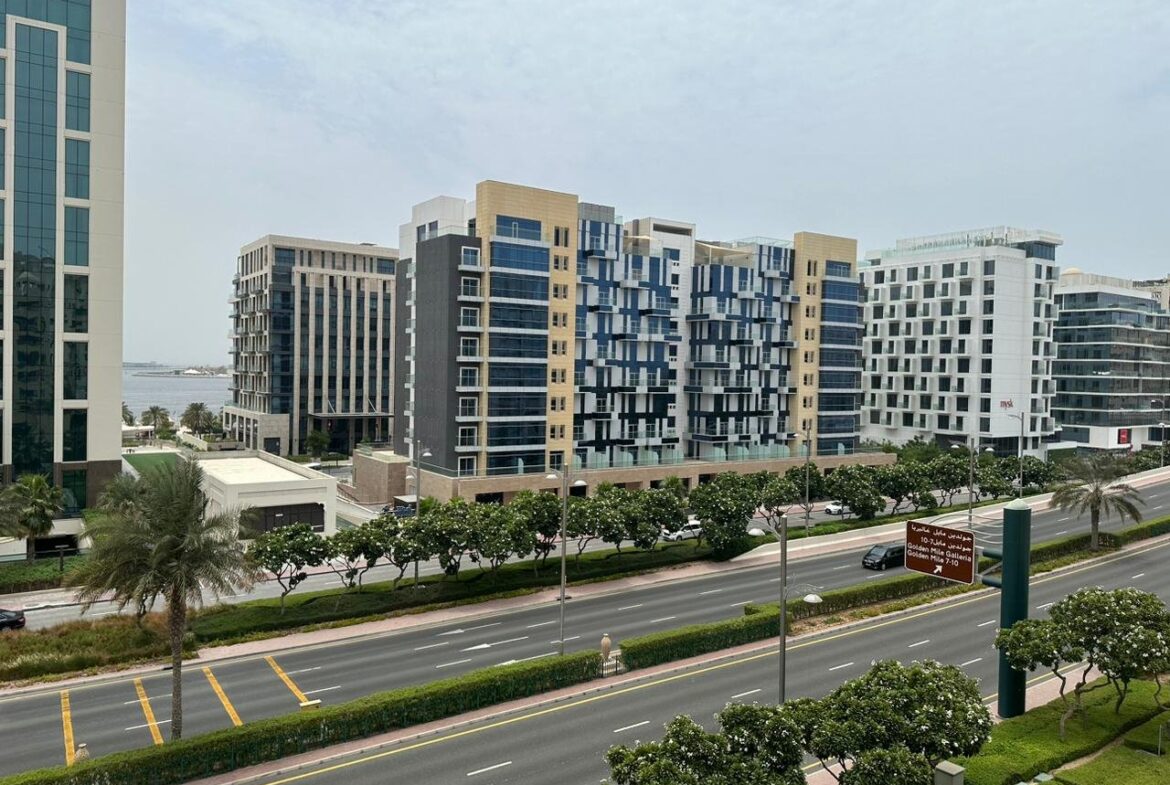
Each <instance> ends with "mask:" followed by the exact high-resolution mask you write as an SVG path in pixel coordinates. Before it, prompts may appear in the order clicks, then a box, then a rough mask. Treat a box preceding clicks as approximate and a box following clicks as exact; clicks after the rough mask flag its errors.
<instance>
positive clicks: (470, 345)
mask: <svg viewBox="0 0 1170 785" xmlns="http://www.w3.org/2000/svg"><path fill="white" fill-rule="evenodd" d="M459 354H460V356H462V357H478V356H479V339H478V338H467V337H462V338H460V339H459Z"/></svg>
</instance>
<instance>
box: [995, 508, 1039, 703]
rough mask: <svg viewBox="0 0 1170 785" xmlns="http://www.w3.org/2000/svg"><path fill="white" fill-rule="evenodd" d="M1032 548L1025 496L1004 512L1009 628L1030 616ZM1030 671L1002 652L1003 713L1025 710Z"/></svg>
mask: <svg viewBox="0 0 1170 785" xmlns="http://www.w3.org/2000/svg"><path fill="white" fill-rule="evenodd" d="M1031 549H1032V508H1031V507H1029V506H1028V505H1027V503H1025V502H1024V501H1023V500H1022V499H1016V500H1015V501H1013V502H1011V503H1010V504H1008V506H1007V507H1006V508H1005V509H1004V513H1003V590H1002V591H1001V593H1000V598H999V626H1000V628H1001V629H1005V630H1006V629H1008V628H1009V627H1011V626H1012V625H1013V624H1015V623H1016V622H1018V621H1020V620H1021V619H1026V618H1028V575H1029V572H1030V571H1031V570H1030V563H1029V562H1030V556H1031ZM1027 688H1028V674H1027V673H1026V672H1024V671H1019V670H1016V669H1015V668H1013V667H1012V666H1011V665H1009V664H1008V661H1007V657H1006V656H1005V655H1004V653H1003V652H1002V651H1001V652H1000V653H999V716H1000V717H1003V718H1004V719H1007V718H1008V717H1018V716H1019V715H1021V714H1023V713H1024V708H1025V706H1024V704H1025V697H1026V694H1027Z"/></svg>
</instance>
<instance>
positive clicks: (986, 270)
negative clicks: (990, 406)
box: [983, 259, 995, 430]
mask: <svg viewBox="0 0 1170 785" xmlns="http://www.w3.org/2000/svg"><path fill="white" fill-rule="evenodd" d="M983 274H984V275H995V260H994V259H984V260H983ZM983 430H987V429H986V428H984V429H983Z"/></svg>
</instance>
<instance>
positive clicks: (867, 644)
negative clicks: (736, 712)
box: [252, 543, 1170, 785]
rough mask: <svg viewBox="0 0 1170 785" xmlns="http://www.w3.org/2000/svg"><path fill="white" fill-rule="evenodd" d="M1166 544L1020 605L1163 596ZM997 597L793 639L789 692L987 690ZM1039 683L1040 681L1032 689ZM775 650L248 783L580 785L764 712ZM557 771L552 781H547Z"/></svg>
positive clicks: (1067, 576)
mask: <svg viewBox="0 0 1170 785" xmlns="http://www.w3.org/2000/svg"><path fill="white" fill-rule="evenodd" d="M1168 552H1170V543H1162V544H1159V545H1157V546H1153V547H1150V548H1149V549H1147V550H1144V551H1141V552H1131V553H1127V554H1125V555H1122V556H1114V557H1109V558H1108V559H1107V560H1104V561H1102V562H1099V563H1093V564H1092V565H1091V566H1082V567H1079V568H1076V569H1075V570H1073V571H1069V572H1062V573H1058V574H1052V575H1049V576H1046V577H1040V578H1038V579H1036V580H1034V581H1033V583H1032V589H1031V596H1030V606H1031V609H1032V614H1033V615H1034V616H1041V615H1043V614H1044V612H1045V609H1046V608H1047V607H1049V606H1050V605H1051V604H1052V603H1053V602H1055V601H1057V600H1059V599H1060V598H1062V597H1064V596H1065V595H1067V594H1068V593H1069V592H1071V591H1074V590H1075V589H1077V588H1078V587H1080V586H1083V585H1087V584H1092V585H1100V586H1104V587H1107V588H1116V587H1119V586H1135V587H1137V588H1140V589H1143V590H1146V591H1153V592H1157V593H1158V594H1159V595H1161V596H1162V597H1163V598H1170V572H1168V571H1166V570H1165V569H1162V566H1163V565H1164V564H1165V561H1166V558H1167V553H1168ZM997 617H998V594H997V593H995V592H988V593H985V594H981V595H978V596H975V597H968V598H963V599H958V600H956V601H952V602H950V603H946V604H943V605H938V606H932V607H930V608H926V609H923V610H921V611H919V612H914V613H910V614H906V615H902V616H897V617H893V618H889V619H881V620H875V621H873V622H871V623H868V624H865V625H862V626H858V627H853V628H849V629H845V630H839V631H836V632H833V631H829V632H826V633H824V634H822V635H818V636H815V637H810V638H808V639H804V640H800V641H798V642H794V643H792V644H790V646H789V653H788V695H789V697H790V698H792V697H800V696H806V695H807V696H814V697H815V696H819V695H823V694H825V693H826V692H828V691H830V690H831V689H832V688H833V687H835V686H836V685H838V684H840V683H841V682H842V681H845V680H847V679H849V678H853V677H856V676H859V675H861V674H862V673H863V672H864V671H865V670H866V669H867V668H868V667H869V665H870V663H871V661H872V660H874V659H886V658H893V659H898V660H902V661H911V660H920V659H935V660H939V661H941V662H945V663H951V664H954V665H958V666H960V667H961V668H962V669H963V670H964V671H966V672H967V673H968V674H969V675H971V676H972V677H974V678H976V679H978V680H979V681H980V684H981V687H982V691H983V693H984V695H985V696H987V697H988V698H990V697H991V696H992V695H993V693H994V690H995V683H996V678H995V673H996V663H997V658H996V652H995V650H994V648H993V645H992V642H993V640H994V638H995V634H996V626H997ZM1043 678H1044V674H1039V675H1037V676H1036V677H1035V678H1033V681H1038V680H1041V679H1043ZM777 682H778V672H777V659H776V650H775V648H769V649H767V650H766V651H763V652H760V653H756V654H752V655H748V656H743V657H738V658H735V659H731V660H725V661H721V662H718V663H715V664H713V665H708V666H705V667H698V668H694V669H690V670H686V671H682V672H678V673H675V674H670V675H667V676H662V677H657V678H653V677H652V678H648V679H646V680H641V681H634V682H632V683H626V684H624V685H622V686H618V687H614V688H611V689H608V690H603V691H601V692H596V693H592V694H590V695H587V696H584V697H581V698H577V699H573V700H569V701H564V702H560V703H553V704H548V705H543V706H539V707H535V708H533V709H531V710H527V711H521V712H518V713H514V714H511V715H506V716H503V717H499V718H496V719H492V720H485V721H483V722H479V723H474V724H470V725H466V726H463V727H459V728H455V729H452V730H451V731H449V732H446V733H440V734H438V735H430V736H427V737H426V738H424V739H416V740H406V741H403V742H401V743H397V744H392V745H389V746H386V747H383V748H381V749H379V750H377V751H374V752H371V753H368V754H364V755H354V756H351V757H348V758H342V759H340V760H334V761H332V762H330V763H326V764H322V765H319V766H316V767H309V768H305V769H301V770H299V771H297V772H295V773H289V774H286V775H276V776H270V777H267V778H262V779H257V780H252V781H253V782H256V783H258V784H262V785H291V783H294V782H295V783H301V785H315V784H316V783H322V784H323V783H331V782H340V781H344V782H347V783H350V784H351V785H375V784H377V785H380V784H381V783H383V782H386V780H387V772H389V771H392V772H393V779H394V780H396V781H404V782H426V783H428V785H455V783H474V785H492V784H493V783H509V785H543V784H544V783H547V782H550V781H552V780H553V779H555V781H556V782H558V783H564V784H565V785H589V784H590V783H596V782H598V781H601V780H602V779H604V777H606V776H607V775H608V773H609V772H608V768H607V767H606V765H605V762H604V758H603V755H604V753H605V751H606V750H607V749H608V748H609V747H610V746H611V745H614V744H633V743H635V742H636V741H638V740H650V739H654V738H658V737H659V736H660V735H661V733H662V726H663V725H664V724H665V723H666V722H668V721H669V720H670V719H671V718H672V717H674V716H675V715H676V714H680V713H685V714H690V715H691V716H693V717H694V718H695V719H696V720H697V721H699V722H701V723H703V724H704V725H706V726H707V727H708V728H713V727H714V725H715V723H714V721H713V716H714V714H715V713H716V712H718V711H719V710H720V709H722V708H723V707H724V706H726V705H727V704H728V703H730V702H735V701H743V702H750V701H760V702H772V703H774V702H775V701H776V700H777V698H778V694H779V688H778V683H777ZM554 772H555V775H554Z"/></svg>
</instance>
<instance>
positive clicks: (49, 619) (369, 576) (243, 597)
mask: <svg viewBox="0 0 1170 785" xmlns="http://www.w3.org/2000/svg"><path fill="white" fill-rule="evenodd" d="M836 520H840V516H836V515H829V514H827V513H825V512H823V511H821V510H816V511H814V512H812V513H811V514H810V516H809V521H810V523H812V524H814V525H815V524H818V523H824V522H826V521H836ZM846 520H849V519H848V518H847V519H846ZM803 524H804V516H803V513H802V514H801V515H800V517H799V520H797V518H796V517H794V518H793V525H794V526H798V525H800V526H803ZM627 544H628V545H632V543H627ZM612 547H613V546H612V545H611V544H610V543H607V542H601V541H600V540H595V541H593V542H591V543H589V544H588V545H587V546H586V547H585V552H586V553H588V552H590V551H599V550H608V549H610V548H612ZM569 553H570V555H572V554H574V553H576V545H575V541H574V542H570V544H569ZM554 557H555V554H554ZM525 558H527V557H525ZM522 560H523V559H522ZM508 561H517V559H509V560H508ZM441 572H442V568H440V567H439V563H438V562H437V561H429V562H423V563H422V564H421V565H420V566H419V575H423V576H426V575H438V574H439V573H441ZM397 574H398V571H397V570H396V569H394V568H393V567H389V566H386V565H382V566H378V567H374V569H372V570H370V571H369V572H368V573H366V575H365V577H363V579H362V581H363V582H364V583H374V582H376V581H391V580H393V579H394V578H396V577H397ZM413 574H414V573H413V571H412V570H409V569H408V570H407V572H406V577H408V578H409V577H410V576H412V575H413ZM340 586H341V583H340V579H339V578H338V576H337V575H336V574H335V573H333V572H319V573H314V574H311V575H309V577H308V578H307V579H306V580H305V582H304V583H302V584H300V585H299V586H298V587H297V593H298V594H301V593H304V592H311V591H319V590H323V589H336V588H338V587H340ZM279 596H280V585H279V584H278V583H277V582H276V581H274V580H268V581H262V582H260V583H257V584H256V585H255V586H253V587H252V588H251V589H250V590H249V591H247V592H243V593H241V594H234V595H229V596H225V597H222V598H220V601H221V602H224V603H228V604H235V603H240V602H247V601H249V600H259V599H271V598H275V597H279ZM12 604H13V605H15V606H16V607H17V608H21V609H23V610H24V611H25V615H26V619H27V626H28V629H30V630H37V629H43V628H45V627H52V626H53V625H55V624H60V623H62V622H66V621H76V620H77V619H83V618H84V619H96V618H101V617H102V616H110V615H113V614H115V613H118V608H117V606H116V605H115V604H114V603H112V602H98V603H94V605H93V607H92V608H90V610H89V611H84V612H83V611H82V609H81V606H79V605H65V606H57V607H36V606H23V608H22V606H21V604H20V603H12ZM0 607H9V606H8V605H6V604H5V600H4V596H3V595H0Z"/></svg>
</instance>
